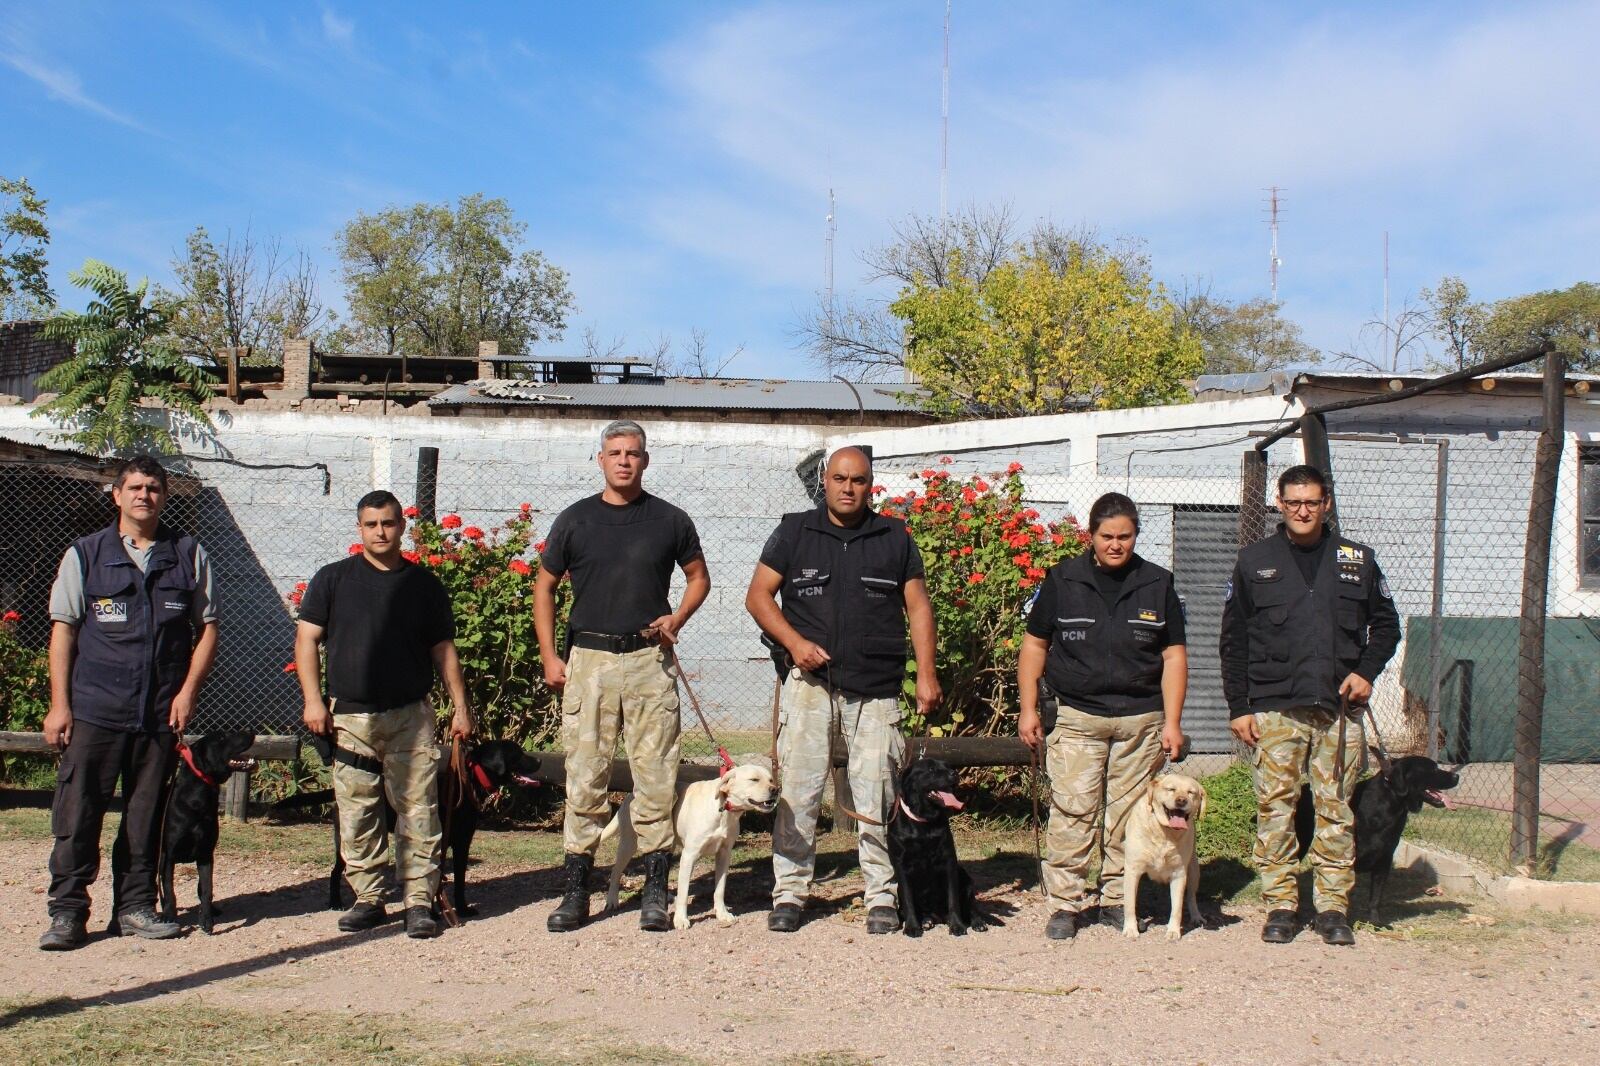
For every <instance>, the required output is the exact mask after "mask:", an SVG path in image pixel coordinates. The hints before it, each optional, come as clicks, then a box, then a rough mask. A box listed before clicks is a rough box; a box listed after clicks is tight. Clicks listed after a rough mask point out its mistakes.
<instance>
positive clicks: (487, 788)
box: [472, 761, 494, 792]
mask: <svg viewBox="0 0 1600 1066" xmlns="http://www.w3.org/2000/svg"><path fill="white" fill-rule="evenodd" d="M472 779H473V780H474V781H476V782H478V787H479V788H481V789H483V790H484V792H493V791H494V783H493V782H492V781H490V780H489V774H488V771H486V770H484V768H483V764H482V763H479V762H476V761H474V762H472Z"/></svg>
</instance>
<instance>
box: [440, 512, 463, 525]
mask: <svg viewBox="0 0 1600 1066" xmlns="http://www.w3.org/2000/svg"><path fill="white" fill-rule="evenodd" d="M439 525H440V527H441V528H443V529H460V528H461V516H460V515H458V514H447V515H445V516H444V517H443V518H441V519H439Z"/></svg>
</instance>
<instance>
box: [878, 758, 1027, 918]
mask: <svg viewBox="0 0 1600 1066" xmlns="http://www.w3.org/2000/svg"><path fill="white" fill-rule="evenodd" d="M963 806H964V804H963V803H962V802H961V800H959V799H957V798H956V772H955V771H954V770H952V769H951V768H950V767H949V766H947V765H945V764H944V763H942V762H940V761H939V760H937V759H927V758H922V759H917V760H916V761H914V762H912V763H911V764H910V765H909V766H907V767H906V768H905V770H903V771H902V772H901V774H900V781H899V795H898V797H897V798H896V800H895V806H894V810H893V811H892V812H891V813H890V815H889V818H888V822H887V824H888V837H889V861H890V863H891V864H893V866H894V876H895V880H896V881H898V882H899V884H900V927H901V929H902V931H904V933H905V934H906V936H921V935H922V932H923V930H925V929H932V928H933V927H934V926H935V925H937V924H939V923H940V922H943V923H944V925H945V927H946V928H947V929H949V930H950V935H951V936H964V935H965V934H966V932H967V930H968V929H978V930H982V929H986V928H988V926H990V925H991V924H993V925H999V924H1001V923H1000V921H999V919H997V918H994V917H993V916H991V915H987V914H985V913H984V912H983V911H981V910H979V909H978V905H977V894H976V892H975V890H974V889H973V887H972V878H971V877H970V876H968V874H967V871H966V870H964V869H962V867H961V863H960V862H959V861H958V860H957V859H956V842H955V838H954V837H953V836H952V835H951V833H950V816H951V814H953V813H954V812H956V811H959V810H961V808H962V807H963Z"/></svg>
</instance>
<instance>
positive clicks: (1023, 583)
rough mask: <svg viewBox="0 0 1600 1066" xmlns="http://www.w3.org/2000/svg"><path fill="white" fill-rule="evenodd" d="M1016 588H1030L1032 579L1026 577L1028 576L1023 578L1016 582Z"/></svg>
mask: <svg viewBox="0 0 1600 1066" xmlns="http://www.w3.org/2000/svg"><path fill="white" fill-rule="evenodd" d="M1017 588H1019V589H1031V588H1033V579H1032V578H1028V577H1025V578H1023V579H1022V580H1021V581H1018V582H1017Z"/></svg>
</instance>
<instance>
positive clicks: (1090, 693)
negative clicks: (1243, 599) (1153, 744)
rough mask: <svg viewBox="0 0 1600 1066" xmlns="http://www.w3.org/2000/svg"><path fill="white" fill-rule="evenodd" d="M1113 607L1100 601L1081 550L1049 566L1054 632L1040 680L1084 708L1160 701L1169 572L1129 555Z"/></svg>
mask: <svg viewBox="0 0 1600 1066" xmlns="http://www.w3.org/2000/svg"><path fill="white" fill-rule="evenodd" d="M1128 565H1129V566H1131V567H1136V568H1137V569H1135V570H1134V571H1133V572H1132V573H1130V574H1129V575H1128V577H1127V579H1126V580H1125V581H1124V582H1123V585H1122V591H1121V594H1120V595H1119V596H1118V598H1117V602H1116V605H1115V607H1107V606H1106V601H1105V597H1104V596H1102V595H1101V594H1100V589H1099V587H1098V586H1097V585H1096V584H1095V580H1094V557H1093V556H1092V555H1091V554H1090V553H1088V552H1085V553H1084V554H1082V555H1080V556H1077V557H1076V558H1073V559H1067V560H1064V561H1062V562H1059V563H1057V564H1056V565H1055V566H1053V567H1051V568H1050V576H1049V577H1048V578H1046V580H1047V581H1050V582H1052V583H1053V584H1054V586H1055V588H1054V591H1055V599H1056V617H1055V620H1054V624H1055V633H1054V634H1053V636H1052V637H1051V640H1050V654H1049V656H1048V657H1047V658H1046V659H1045V682H1046V683H1047V684H1048V685H1049V686H1050V688H1051V690H1052V691H1053V692H1054V693H1055V695H1056V696H1057V697H1059V698H1060V700H1061V701H1062V702H1063V703H1066V704H1068V705H1070V706H1073V707H1076V708H1078V709H1080V710H1084V711H1088V712H1090V713H1102V714H1110V715H1123V714H1147V713H1149V712H1150V711H1159V710H1161V709H1162V704H1161V667H1162V661H1161V653H1162V652H1163V651H1165V650H1166V648H1167V601H1168V600H1169V598H1170V594H1171V592H1172V574H1171V572H1170V571H1168V570H1165V569H1163V568H1162V567H1159V566H1157V565H1156V564H1155V563H1152V562H1149V561H1147V560H1145V559H1141V558H1140V557H1139V556H1137V555H1135V556H1134V557H1133V559H1131V560H1130V561H1129V562H1128Z"/></svg>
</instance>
